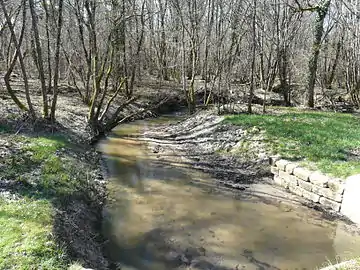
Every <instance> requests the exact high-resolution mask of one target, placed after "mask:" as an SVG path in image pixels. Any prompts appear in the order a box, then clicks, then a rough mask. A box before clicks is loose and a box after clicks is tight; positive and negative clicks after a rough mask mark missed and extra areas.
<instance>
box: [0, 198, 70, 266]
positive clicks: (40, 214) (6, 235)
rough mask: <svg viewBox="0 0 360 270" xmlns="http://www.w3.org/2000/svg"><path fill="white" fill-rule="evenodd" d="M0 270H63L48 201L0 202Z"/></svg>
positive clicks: (18, 200)
mask: <svg viewBox="0 0 360 270" xmlns="http://www.w3.org/2000/svg"><path fill="white" fill-rule="evenodd" d="M0 228H1V230H0V269H24V270H25V269H49V270H50V269H65V268H66V266H65V263H66V260H65V256H64V253H63V251H62V250H61V248H59V247H57V246H56V244H55V242H54V240H53V239H52V238H51V232H52V208H51V203H50V202H49V201H47V200H41V199H30V198H21V199H15V200H7V199H2V198H0Z"/></svg>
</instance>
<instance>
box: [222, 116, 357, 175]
mask: <svg viewBox="0 0 360 270" xmlns="http://www.w3.org/2000/svg"><path fill="white" fill-rule="evenodd" d="M226 121H228V122H230V123H232V124H235V125H240V126H243V127H247V128H250V127H254V126H257V127H259V128H260V129H262V130H265V136H266V138H265V140H266V142H267V144H268V145H269V146H270V148H271V150H272V151H273V153H276V154H279V155H281V156H282V157H283V158H286V159H291V160H302V161H304V164H307V165H308V166H310V167H312V168H313V169H318V170H320V171H322V172H324V173H328V174H330V175H333V176H336V177H347V176H350V175H353V174H357V173H360V156H357V155H356V154H359V155H360V119H359V118H358V117H356V116H354V115H351V114H342V113H330V112H300V111H294V110H291V111H285V112H284V113H283V114H279V115H248V114H240V115H232V116H227V117H226Z"/></svg>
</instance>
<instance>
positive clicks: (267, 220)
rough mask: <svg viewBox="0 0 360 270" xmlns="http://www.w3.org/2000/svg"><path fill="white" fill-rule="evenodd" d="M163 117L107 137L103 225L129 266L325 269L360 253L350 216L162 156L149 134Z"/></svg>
mask: <svg viewBox="0 0 360 270" xmlns="http://www.w3.org/2000/svg"><path fill="white" fill-rule="evenodd" d="M165 120H166V119H165ZM156 124H157V121H150V122H147V121H146V122H144V121H143V122H136V123H134V124H129V125H122V126H121V128H120V129H118V130H116V131H115V132H114V134H116V136H113V137H109V138H108V139H107V140H106V141H104V142H102V143H101V144H100V149H101V150H102V151H103V153H104V155H105V156H106V159H107V165H108V168H109V171H110V177H111V180H110V182H109V185H108V188H109V200H108V204H107V206H106V209H105V211H104V215H105V219H104V224H103V232H104V234H105V235H106V236H107V238H108V239H109V242H108V244H107V249H108V251H109V256H110V258H111V260H112V261H114V262H116V263H117V264H118V266H120V267H121V269H138V270H143V269H144V270H163V269H164V270H169V269H202V270H205V269H217V270H230V269H318V268H321V267H322V266H326V265H328V264H329V262H332V263H334V262H336V261H339V260H345V259H348V258H352V257H359V256H360V237H359V236H358V235H357V234H354V233H350V232H348V229H347V228H348V225H346V224H344V223H343V222H340V221H337V222H335V221H329V220H326V219H324V218H323V217H322V215H321V213H320V212H317V211H315V210H312V209H309V208H307V207H304V206H301V205H298V204H297V205H295V204H294V205H292V204H291V203H286V204H283V203H270V202H269V201H267V200H262V199H261V198H260V197H259V196H251V195H248V194H247V195H245V193H244V192H242V191H236V190H231V189H228V188H225V187H220V186H218V185H216V184H215V182H216V181H215V180H214V179H212V178H211V176H209V175H207V174H205V173H202V172H199V171H196V170H194V169H192V168H189V166H186V165H184V163H181V162H179V161H178V160H175V159H173V158H172V156H171V155H168V156H166V158H164V156H161V158H160V156H159V154H156V153H153V151H150V150H149V147H148V143H146V140H144V138H143V135H142V134H143V131H144V129H148V128H149V127H150V126H151V125H156ZM160 155H162V154H160ZM164 160H166V162H164Z"/></svg>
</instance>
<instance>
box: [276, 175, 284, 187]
mask: <svg viewBox="0 0 360 270" xmlns="http://www.w3.org/2000/svg"><path fill="white" fill-rule="evenodd" d="M274 183H275V184H277V185H279V186H281V184H282V179H281V177H280V176H278V175H275V176H274Z"/></svg>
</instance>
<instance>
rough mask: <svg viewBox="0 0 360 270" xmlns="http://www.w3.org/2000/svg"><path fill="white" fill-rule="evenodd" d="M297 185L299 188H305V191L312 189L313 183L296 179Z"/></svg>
mask: <svg viewBox="0 0 360 270" xmlns="http://www.w3.org/2000/svg"><path fill="white" fill-rule="evenodd" d="M298 185H299V186H300V187H301V188H303V189H305V190H307V191H313V186H314V185H313V184H311V183H310V182H306V181H303V180H300V179H299V181H298Z"/></svg>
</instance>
